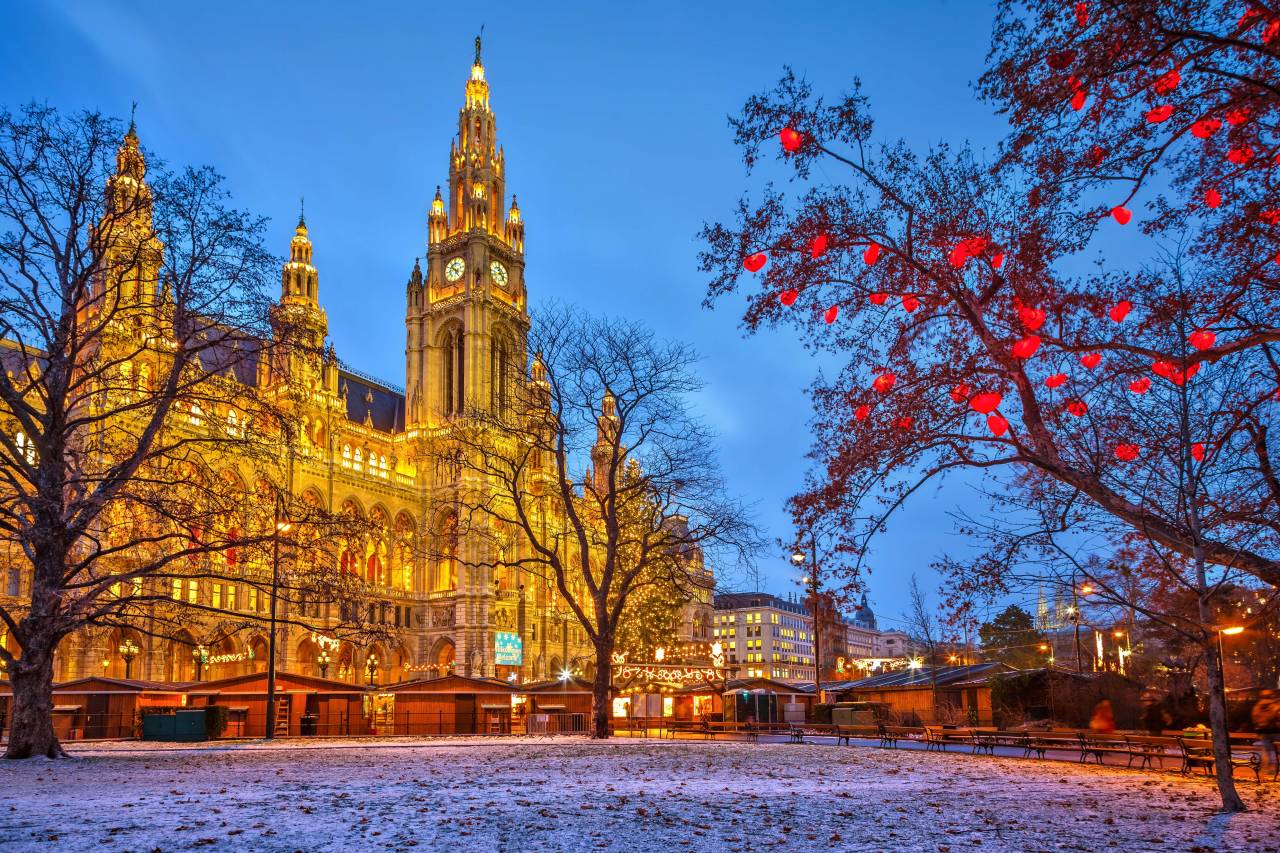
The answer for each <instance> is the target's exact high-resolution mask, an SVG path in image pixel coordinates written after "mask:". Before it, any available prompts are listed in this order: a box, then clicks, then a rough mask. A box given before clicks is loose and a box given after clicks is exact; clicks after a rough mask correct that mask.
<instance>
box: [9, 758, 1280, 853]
mask: <svg viewBox="0 0 1280 853" xmlns="http://www.w3.org/2000/svg"><path fill="white" fill-rule="evenodd" d="M149 746H151V745H146V744H136V743H131V744H119V745H103V746H89V745H79V746H76V747H73V749H74V755H75V757H74V758H73V759H71V760H67V761H47V760H39V761H29V762H14V763H5V764H3V765H0V849H3V850H94V851H98V850H138V851H152V850H163V851H168V850H185V849H192V848H201V849H207V850H253V851H267V850H305V851H312V850H343V851H346V850H353V851H354V850H380V849H402V848H407V847H421V848H427V849H456V850H471V849H480V850H491V849H499V850H578V849H608V850H628V851H634V850H667V849H690V850H702V849H706V850H718V851H730V850H740V849H754V848H760V847H771V846H779V847H782V848H784V849H790V850H804V849H834V850H925V851H941V853H947V852H948V851H953V852H954V851H964V850H1017V851H1037V850H1105V849H1112V848H1115V849H1120V850H1124V851H1145V850H1199V851H1209V850H1215V851H1216V850H1249V851H1263V850H1280V784H1270V783H1268V784H1264V785H1262V786H1261V788H1259V786H1257V785H1255V784H1254V783H1253V782H1242V783H1241V785H1240V788H1241V791H1242V792H1243V795H1244V797H1245V799H1246V800H1247V801H1248V803H1249V804H1250V807H1251V809H1252V811H1250V812H1248V813H1246V814H1243V815H1235V816H1231V817H1226V816H1220V815H1216V814H1215V813H1214V804H1215V795H1214V793H1213V790H1212V789H1211V787H1210V786H1209V784H1208V783H1206V782H1205V781H1203V780H1193V779H1184V778H1181V777H1179V776H1178V775H1176V774H1172V773H1152V772H1137V771H1125V770H1117V769H1112V768H1099V767H1089V766H1081V765H1078V764H1072V763H1068V762H1044V761H1023V760H1020V759H1008V758H989V757H984V756H972V755H969V754H967V753H955V754H945V755H939V754H937V753H923V752H914V751H911V752H909V751H893V750H883V749H878V748H874V747H870V746H854V747H837V746H832V745H828V744H821V745H813V744H804V745H794V744H747V743H728V742H710V743H708V742H700V741H699V742H693V741H680V742H671V741H656V740H652V741H635V740H616V741H611V742H607V743H592V742H589V741H585V740H578V739H572V740H568V739H566V740H526V739H513V740H503V741H493V740H485V741H469V742H459V741H421V742H416V743H406V742H389V741H377V742H369V741H343V742H333V741H325V742H315V741H312V742H307V743H305V744H300V743H297V742H285V743H280V744H275V745H269V746H268V745H263V744H244V745H228V744H219V745H216V746H213V747H208V748H200V749H186V748H184V749H175V748H161V749H148V748H144V747H149Z"/></svg>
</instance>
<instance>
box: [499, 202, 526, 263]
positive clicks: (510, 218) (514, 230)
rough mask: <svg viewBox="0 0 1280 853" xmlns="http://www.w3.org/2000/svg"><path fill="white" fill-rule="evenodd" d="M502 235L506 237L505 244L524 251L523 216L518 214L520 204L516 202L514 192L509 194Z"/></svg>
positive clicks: (521, 251) (518, 250)
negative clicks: (508, 208) (509, 206)
mask: <svg viewBox="0 0 1280 853" xmlns="http://www.w3.org/2000/svg"><path fill="white" fill-rule="evenodd" d="M503 236H504V237H506V239H507V245H509V246H511V248H512V249H514V250H515V251H517V252H520V253H521V254H523V253H524V217H522V216H521V215H520V205H518V204H516V197H515V195H514V194H513V195H512V196H511V210H509V211H508V212H507V227H506V230H505V231H504V233H503Z"/></svg>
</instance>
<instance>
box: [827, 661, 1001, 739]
mask: <svg viewBox="0 0 1280 853" xmlns="http://www.w3.org/2000/svg"><path fill="white" fill-rule="evenodd" d="M1011 670H1012V667H1009V666H1006V665H1005V664H1002V663H977V664H969V665H967V666H936V667H931V666H922V667H918V668H914V669H911V668H908V669H897V670H893V671H892V672H883V673H880V674H878V675H873V676H871V677H870V678H863V679H861V680H859V681H855V682H853V683H852V684H850V685H849V686H848V687H846V688H845V689H844V690H843V691H840V695H839V698H840V700H841V701H853V702H879V703H883V704H884V705H886V706H888V711H889V714H890V715H891V716H892V717H893V718H894V721H895V722H897V723H899V724H901V725H932V724H935V723H944V724H945V723H953V722H955V723H965V724H972V725H980V726H990V725H992V713H991V687H990V683H989V679H990V677H991V676H993V675H996V674H998V673H1001V672H1009V671H1011ZM823 687H824V689H825V688H826V685H823Z"/></svg>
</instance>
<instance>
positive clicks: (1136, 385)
mask: <svg viewBox="0 0 1280 853" xmlns="http://www.w3.org/2000/svg"><path fill="white" fill-rule="evenodd" d="M1129 390H1130V391H1132V392H1133V393H1135V394H1145V393H1147V392H1148V391H1150V390H1151V380H1150V379H1148V378H1147V377H1145V376H1144V377H1142V378H1141V379H1135V380H1133V381H1132V382H1130V383H1129Z"/></svg>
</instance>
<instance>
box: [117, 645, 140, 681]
mask: <svg viewBox="0 0 1280 853" xmlns="http://www.w3.org/2000/svg"><path fill="white" fill-rule="evenodd" d="M117 651H119V652H120V657H122V658H124V677H125V678H126V679H127V678H129V677H130V675H131V674H132V672H131V670H132V667H133V659H134V658H135V657H137V656H138V652H140V651H142V649H140V648H138V644H137V643H135V642H134V641H133V640H131V639H129V638H128V637H126V638H125V639H124V642H122V643H121V644H120V646H119V648H118V649H117Z"/></svg>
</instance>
